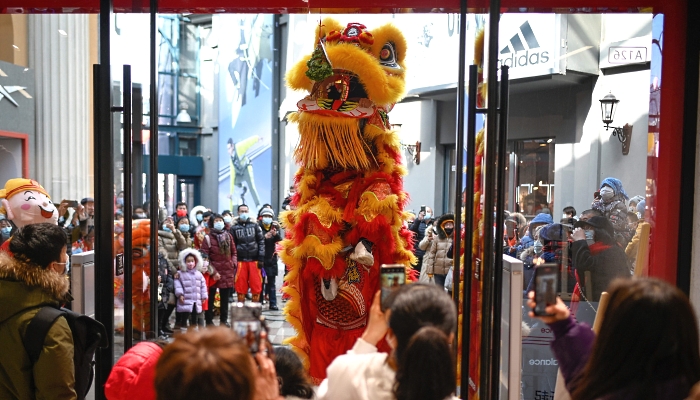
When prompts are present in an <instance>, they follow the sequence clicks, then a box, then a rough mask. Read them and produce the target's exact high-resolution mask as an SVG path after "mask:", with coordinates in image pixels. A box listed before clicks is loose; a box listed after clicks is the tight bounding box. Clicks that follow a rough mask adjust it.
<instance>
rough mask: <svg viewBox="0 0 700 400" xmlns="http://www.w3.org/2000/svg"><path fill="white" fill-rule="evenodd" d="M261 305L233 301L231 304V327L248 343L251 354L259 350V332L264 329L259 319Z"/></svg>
mask: <svg viewBox="0 0 700 400" xmlns="http://www.w3.org/2000/svg"><path fill="white" fill-rule="evenodd" d="M261 316H262V305H261V304H260V303H252V304H250V305H246V304H244V303H234V304H232V305H231V329H233V330H234V331H235V332H236V333H237V334H238V336H239V337H240V338H242V339H243V340H244V341H245V343H246V344H247V345H248V348H249V349H250V352H251V353H252V354H255V353H257V352H258V351H259V350H260V334H261V333H262V331H263V330H264V327H263V323H262V320H261V318H260V317H261Z"/></svg>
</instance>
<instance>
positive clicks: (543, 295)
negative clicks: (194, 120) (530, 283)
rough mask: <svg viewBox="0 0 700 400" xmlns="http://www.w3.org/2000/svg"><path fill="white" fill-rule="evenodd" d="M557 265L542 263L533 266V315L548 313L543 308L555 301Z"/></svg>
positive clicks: (557, 277)
mask: <svg viewBox="0 0 700 400" xmlns="http://www.w3.org/2000/svg"><path fill="white" fill-rule="evenodd" d="M558 280H559V267H558V266H557V265H556V264H542V265H538V266H537V267H535V309H534V310H533V312H534V313H535V315H541V316H544V315H550V314H547V313H546V312H545V311H544V309H545V307H547V306H551V305H554V304H556V302H557V283H558Z"/></svg>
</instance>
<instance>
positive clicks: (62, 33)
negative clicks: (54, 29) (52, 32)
mask: <svg viewBox="0 0 700 400" xmlns="http://www.w3.org/2000/svg"><path fill="white" fill-rule="evenodd" d="M58 33H60V34H61V35H63V36H68V34H67V33H66V31H64V30H63V29H59V30H58Z"/></svg>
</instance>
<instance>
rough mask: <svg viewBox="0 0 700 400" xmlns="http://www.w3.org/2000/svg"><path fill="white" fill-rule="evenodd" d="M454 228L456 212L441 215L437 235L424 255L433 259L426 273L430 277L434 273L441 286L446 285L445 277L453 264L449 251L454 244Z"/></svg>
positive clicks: (437, 225) (433, 237)
mask: <svg viewBox="0 0 700 400" xmlns="http://www.w3.org/2000/svg"><path fill="white" fill-rule="evenodd" d="M454 228H455V217H454V214H445V215H443V216H441V217H440V218H439V219H438V220H437V222H436V223H435V230H437V236H435V235H433V236H432V240H430V242H431V243H430V247H429V248H428V249H427V250H426V251H425V255H424V257H425V256H428V257H430V258H431V259H432V262H431V263H430V265H428V266H427V268H428V270H427V271H426V273H427V274H428V277H430V276H431V275H432V276H433V279H434V280H435V284H436V285H438V286H440V287H444V286H445V278H446V277H447V273H448V271H449V270H450V267H451V266H452V259H451V258H450V257H449V255H448V252H449V249H450V247H451V246H452V233H453V232H454Z"/></svg>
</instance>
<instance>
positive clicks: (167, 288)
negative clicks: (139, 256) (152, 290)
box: [158, 254, 175, 308]
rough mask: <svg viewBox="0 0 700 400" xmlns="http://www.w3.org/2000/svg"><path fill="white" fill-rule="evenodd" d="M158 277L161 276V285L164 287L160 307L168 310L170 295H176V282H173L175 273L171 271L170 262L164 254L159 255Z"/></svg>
mask: <svg viewBox="0 0 700 400" xmlns="http://www.w3.org/2000/svg"><path fill="white" fill-rule="evenodd" d="M158 275H159V276H160V284H161V285H163V289H162V290H161V292H160V301H159V302H158V307H159V308H167V307H168V298H169V297H170V294H171V293H172V294H173V295H175V281H174V280H173V273H172V271H170V265H169V264H168V260H167V259H166V258H165V256H163V255H162V254H158Z"/></svg>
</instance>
